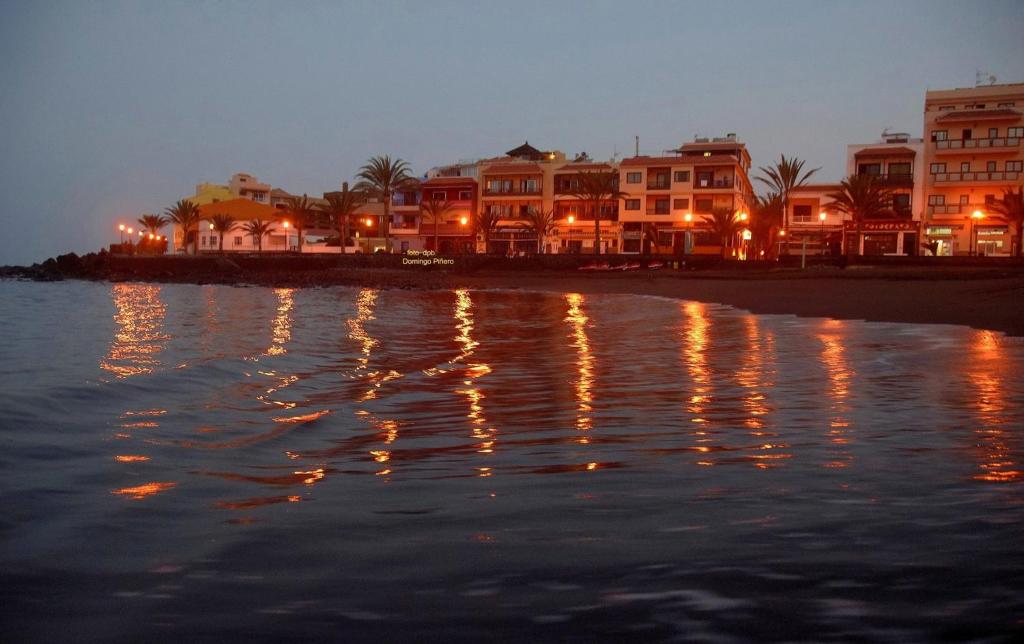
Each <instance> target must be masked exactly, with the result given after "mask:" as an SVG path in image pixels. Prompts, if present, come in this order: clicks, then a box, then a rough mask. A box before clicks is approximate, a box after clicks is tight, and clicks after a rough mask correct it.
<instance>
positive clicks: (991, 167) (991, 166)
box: [985, 161, 996, 172]
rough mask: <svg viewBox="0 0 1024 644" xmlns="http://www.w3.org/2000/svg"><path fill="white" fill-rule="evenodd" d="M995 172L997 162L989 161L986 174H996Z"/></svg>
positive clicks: (986, 165)
mask: <svg viewBox="0 0 1024 644" xmlns="http://www.w3.org/2000/svg"><path fill="white" fill-rule="evenodd" d="M995 171H996V162H995V161H989V162H988V163H986V164H985V172H995Z"/></svg>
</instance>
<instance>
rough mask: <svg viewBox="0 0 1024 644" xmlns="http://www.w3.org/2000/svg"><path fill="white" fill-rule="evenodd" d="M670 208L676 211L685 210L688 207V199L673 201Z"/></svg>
mask: <svg viewBox="0 0 1024 644" xmlns="http://www.w3.org/2000/svg"><path fill="white" fill-rule="evenodd" d="M672 207H673V208H675V209H676V210H686V209H687V208H689V207H690V198H689V197H685V198H682V199H673V200H672Z"/></svg>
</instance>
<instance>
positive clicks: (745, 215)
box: [740, 212, 749, 221]
mask: <svg viewBox="0 0 1024 644" xmlns="http://www.w3.org/2000/svg"><path fill="white" fill-rule="evenodd" d="M748 217H749V215H748V214H747V213H745V212H741V213H740V221H746V220H747V218H748Z"/></svg>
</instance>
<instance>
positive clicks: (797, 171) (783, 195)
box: [757, 154, 821, 254]
mask: <svg viewBox="0 0 1024 644" xmlns="http://www.w3.org/2000/svg"><path fill="white" fill-rule="evenodd" d="M803 168H804V161H801V160H800V159H798V158H796V157H792V158H789V159H787V158H786V155H785V154H782V155H780V156H779V161H778V162H776V163H775V165H774V166H769V167H767V168H763V167H762V168H759V170H761V172H762V173H764V175H765V176H763V177H757V180H758V181H760V182H761V183H763V184H765V185H767V186H768V187H769V188H771V189H772V190H773V191H775V192H776V193H778V195H779V198H780V199H781V200H782V212H783V223H782V225H783V229H784V230H786V231H787V232H788V231H789V196H790V193H792V192H793V189H794V188H798V187H799V186H802V185H804V183H806V182H807V180H808V179H810V178H811V176H812V175H813V174H814V173H815V172H817V171H818V170H821V168H815V169H813V170H808V171H807V172H803ZM786 252H787V254H789V238H788V237H787V238H786Z"/></svg>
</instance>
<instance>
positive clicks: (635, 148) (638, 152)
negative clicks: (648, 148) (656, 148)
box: [633, 134, 640, 157]
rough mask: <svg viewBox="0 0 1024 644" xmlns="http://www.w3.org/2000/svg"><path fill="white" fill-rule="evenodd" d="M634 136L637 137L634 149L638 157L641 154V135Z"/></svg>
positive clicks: (634, 153) (634, 154)
mask: <svg viewBox="0 0 1024 644" xmlns="http://www.w3.org/2000/svg"><path fill="white" fill-rule="evenodd" d="M633 138H634V139H636V144H635V147H634V148H633V150H634V151H633V156H635V157H638V156H640V135H639V134H638V135H636V136H635V137H633Z"/></svg>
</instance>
